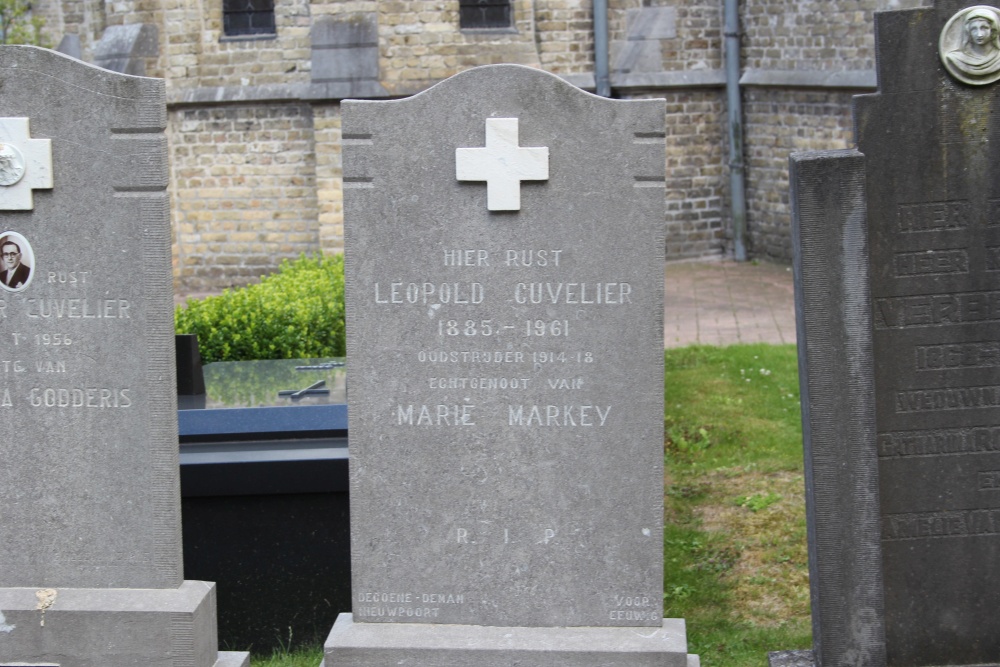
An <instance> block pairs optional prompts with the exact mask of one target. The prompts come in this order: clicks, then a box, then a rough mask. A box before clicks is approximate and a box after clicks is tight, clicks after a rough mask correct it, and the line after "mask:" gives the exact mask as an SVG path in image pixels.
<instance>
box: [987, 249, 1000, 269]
mask: <svg viewBox="0 0 1000 667" xmlns="http://www.w3.org/2000/svg"><path fill="white" fill-rule="evenodd" d="M986 270H987V271H1000V246H993V247H987V248H986Z"/></svg>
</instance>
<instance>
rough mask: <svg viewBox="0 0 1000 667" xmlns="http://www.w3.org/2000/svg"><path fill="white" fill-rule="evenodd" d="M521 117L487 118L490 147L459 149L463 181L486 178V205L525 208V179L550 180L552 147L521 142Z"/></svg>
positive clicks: (458, 171)
mask: <svg viewBox="0 0 1000 667" xmlns="http://www.w3.org/2000/svg"><path fill="white" fill-rule="evenodd" d="M517 142H518V138H517V118H487V119H486V147H485V148H458V149H455V175H456V177H457V178H458V180H460V181H486V208H487V209H489V210H491V211H520V210H521V181H547V180H549V149H548V148H521V147H519V146H518V145H517Z"/></svg>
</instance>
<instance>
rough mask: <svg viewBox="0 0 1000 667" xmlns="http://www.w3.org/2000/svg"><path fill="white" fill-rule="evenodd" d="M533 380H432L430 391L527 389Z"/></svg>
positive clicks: (429, 381)
mask: <svg viewBox="0 0 1000 667" xmlns="http://www.w3.org/2000/svg"><path fill="white" fill-rule="evenodd" d="M530 383H531V378H468V377H465V378H430V379H428V380H427V388H428V389H478V390H484V391H495V390H498V389H527V388H528V386H529V385H530Z"/></svg>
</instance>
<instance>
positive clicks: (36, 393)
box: [28, 387, 132, 409]
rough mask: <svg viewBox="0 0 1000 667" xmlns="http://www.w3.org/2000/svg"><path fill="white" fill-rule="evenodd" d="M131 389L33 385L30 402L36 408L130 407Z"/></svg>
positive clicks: (29, 396) (29, 395)
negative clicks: (68, 387) (67, 387)
mask: <svg viewBox="0 0 1000 667" xmlns="http://www.w3.org/2000/svg"><path fill="white" fill-rule="evenodd" d="M131 391H132V390H131V389H128V388H125V389H108V388H105V387H86V388H79V389H66V388H63V387H32V389H31V392H30V393H29V394H28V403H29V404H31V405H32V406H33V407H36V408H98V409H105V408H129V407H132V397H131V396H130V395H129V392H131Z"/></svg>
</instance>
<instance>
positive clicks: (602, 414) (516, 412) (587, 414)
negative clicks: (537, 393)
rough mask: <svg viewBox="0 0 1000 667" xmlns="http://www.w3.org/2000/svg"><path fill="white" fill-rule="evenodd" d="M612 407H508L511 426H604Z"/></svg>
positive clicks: (508, 419)
mask: <svg viewBox="0 0 1000 667" xmlns="http://www.w3.org/2000/svg"><path fill="white" fill-rule="evenodd" d="M610 414H611V406H610V405H607V406H603V407H602V406H600V405H508V406H507V423H508V425H510V426H554V427H572V426H604V425H605V423H606V422H607V421H608V416H609V415H610Z"/></svg>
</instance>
